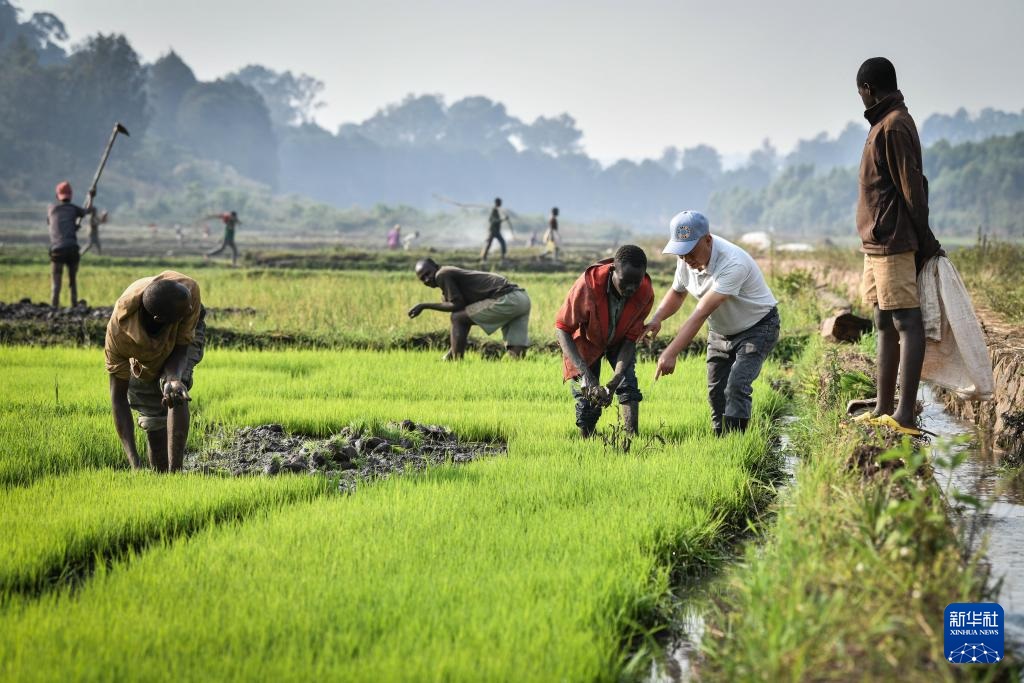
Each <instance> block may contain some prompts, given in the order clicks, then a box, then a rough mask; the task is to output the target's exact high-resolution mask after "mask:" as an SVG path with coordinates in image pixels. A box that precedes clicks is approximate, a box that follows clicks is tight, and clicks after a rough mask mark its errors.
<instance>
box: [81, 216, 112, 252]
mask: <svg viewBox="0 0 1024 683" xmlns="http://www.w3.org/2000/svg"><path fill="white" fill-rule="evenodd" d="M108 218H109V214H108V213H107V212H106V211H104V212H103V213H99V212H96V211H93V212H91V213H90V214H89V218H88V220H89V244H87V245H85V249H82V254H84V253H85V252H87V251H89V250H90V249H92V248H93V247H96V253H97V254H102V253H103V248H102V247H101V246H100V226H101V225H103V224H104V223H106V222H107V219H108ZM83 220H85V219H83Z"/></svg>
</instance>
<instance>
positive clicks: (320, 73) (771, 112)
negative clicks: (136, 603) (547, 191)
mask: <svg viewBox="0 0 1024 683" xmlns="http://www.w3.org/2000/svg"><path fill="white" fill-rule="evenodd" d="M19 4H20V5H21V6H22V8H23V9H24V10H25V11H26V13H31V12H36V11H49V12H54V13H55V14H57V15H58V16H59V17H60V18H61V19H63V20H64V22H65V23H66V24H67V27H68V31H69V33H70V35H71V39H72V41H79V40H82V39H83V38H85V37H86V36H87V35H89V34H93V33H96V32H98V31H103V32H108V33H109V32H111V31H114V32H119V33H124V34H125V35H127V36H128V37H129V38H130V40H131V41H132V44H133V46H134V47H135V49H136V50H137V51H139V53H140V54H141V56H142V57H143V58H144V60H145V61H148V62H152V61H154V60H156V59H157V58H158V57H159V56H161V55H162V54H164V53H166V52H167V50H169V49H170V48H174V49H175V50H176V51H177V52H178V53H179V54H181V55H182V57H183V58H184V59H185V61H186V62H188V63H189V65H191V66H192V68H193V69H194V70H195V72H196V75H197V76H198V77H199V78H201V79H203V80H212V79H215V78H218V77H221V76H223V75H225V74H227V73H229V72H232V71H235V70H237V69H239V68H241V67H243V66H245V65H246V64H263V65H266V66H268V67H270V68H273V69H277V70H280V71H284V70H292V71H294V72H296V73H301V72H304V73H308V74H310V75H312V76H314V77H316V78H318V79H320V80H322V81H323V82H324V83H325V85H326V88H325V90H324V93H323V99H324V100H325V102H326V106H325V107H324V108H323V109H321V110H320V111H319V112H318V113H317V121H318V122H319V123H320V124H321V125H323V126H324V127H326V128H328V129H329V130H332V131H333V130H336V129H337V126H338V125H339V124H341V123H345V122H358V121H362V120H364V119H366V118H369V117H370V116H372V115H373V113H374V112H375V111H376V110H377V109H378V108H380V107H382V106H384V105H385V104H387V103H390V102H397V101H400V100H401V99H402V98H403V97H404V96H405V95H406V94H408V93H410V92H413V93H440V94H443V95H445V97H446V98H447V100H448V101H454V100H457V99H460V98H462V97H465V96H468V95H484V96H487V97H489V98H491V99H493V100H497V101H500V102H503V103H505V104H506V105H507V106H508V108H509V113H510V114H512V115H514V116H517V117H519V118H521V119H523V120H533V119H534V118H535V117H537V116H540V115H545V116H556V115H558V114H560V113H561V112H569V113H570V114H572V116H574V117H575V118H576V120H577V122H578V124H579V127H580V128H581V130H582V131H584V138H583V147H584V150H585V151H586V152H587V153H588V154H590V155H591V156H593V157H596V158H598V159H600V160H601V161H602V162H604V163H609V162H612V161H614V160H616V159H618V158H622V157H624V158H632V159H639V158H643V157H650V158H655V157H657V156H658V155H659V154H660V153H661V150H662V149H663V148H664V147H666V146H669V145H675V146H677V147H679V148H683V147H689V146H693V145H696V144H698V143H707V144H710V145H712V146H714V147H716V148H718V149H719V150H720V151H722V152H724V153H726V154H736V153H740V152H748V151H749V150H751V149H754V148H756V147H758V146H759V145H760V143H761V140H762V139H764V138H766V137H768V138H770V139H771V140H772V141H773V143H774V144H775V145H776V146H777V147H778V148H779V149H781V150H783V151H788V150H789V149H790V148H791V147H792V146H793V145H794V144H795V142H796V141H797V140H798V139H799V138H802V137H807V136H808V135H811V134H813V133H815V132H817V131H821V130H827V131H829V132H830V133H832V134H837V133H838V132H839V131H840V130H841V129H842V128H843V127H844V126H845V125H846V123H847V122H848V121H850V120H853V119H857V118H858V117H859V115H860V104H859V100H858V98H857V94H856V91H855V90H854V87H853V80H854V78H853V77H854V74H855V72H856V68H857V66H858V65H859V64H860V62H861V61H862V60H863V59H864V58H865V57H868V56H873V55H877V54H883V55H886V56H889V57H890V58H891V59H892V60H893V61H894V62H895V64H896V67H897V69H898V72H899V74H900V77H901V81H902V83H903V84H904V85H905V90H906V94H907V97H908V99H909V101H910V103H911V107H912V111H913V113H914V114H915V116H917V118H918V120H919V121H921V120H923V119H924V118H925V117H926V116H927V115H929V114H931V113H934V112H952V111H954V110H956V109H957V108H959V107H967V108H968V109H970V110H972V111H976V110H979V109H981V108H983V107H989V106H991V107H995V108H999V109H1008V110H1020V109H1021V108H1024V89H1022V88H1020V87H1019V86H1017V85H1015V84H1017V83H1019V79H1020V74H1021V72H1022V70H1024V43H1022V42H1021V41H1020V40H1019V31H1020V28H1021V26H1024V3H1022V2H1020V0H982V1H980V2H971V3H964V2H960V1H959V0H928V1H923V0H911V1H909V2H898V3H895V2H888V1H885V2H883V1H878V0H866V1H863V2H857V3H835V2H820V1H815V0H779V1H777V2H771V3H765V2H737V1H729V2H718V3H706V2H670V1H668V0H663V1H661V0H641V1H639V2H634V3H630V4H629V5H623V4H622V3H617V2H603V1H602V2H593V1H591V0H567V1H565V2H558V3H550V2H542V1H540V0H526V1H518V2H508V3H500V4H499V3H480V2H476V1H475V0H446V2H441V3H423V2H414V1H413V0H401V1H399V0H372V1H371V0H361V1H359V2H341V3H326V2H321V1H315V0H290V1H289V2H279V1H273V2H266V3H252V2H248V1H243V0H214V1H208V0H180V1H178V2H173V3H170V2H163V3H154V2H145V3H139V2H132V1H131V0H102V1H97V2H88V3H84V2H80V1H79V0H26V1H25V2H21V3H19Z"/></svg>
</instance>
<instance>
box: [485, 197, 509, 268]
mask: <svg viewBox="0 0 1024 683" xmlns="http://www.w3.org/2000/svg"><path fill="white" fill-rule="evenodd" d="M502 223H508V228H509V230H512V219H511V218H510V217H509V215H508V213H505V212H503V211H502V210H501V197H495V199H494V206H493V207H492V208H491V214H490V216H488V218H487V225H488V227H487V241H486V242H484V250H483V251H482V252H480V262H481V263H486V262H487V253H488V252H489V251H490V250H491V243H492V242H493V241H494V240H498V245H499V246H500V247H501V260H502V261H504V260H505V255H506V254H507V253H508V246H507V245H506V244H505V238H504V237H502V236H501V224H502ZM512 237H513V239H514V238H515V231H512Z"/></svg>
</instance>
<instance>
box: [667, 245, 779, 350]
mask: <svg viewBox="0 0 1024 683" xmlns="http://www.w3.org/2000/svg"><path fill="white" fill-rule="evenodd" d="M672 289H674V290H675V291H677V292H679V293H680V294H682V293H683V292H689V293H690V294H691V295H692V296H694V297H696V298H697V299H700V298H701V297H702V296H704V295H705V294H707V293H708V292H709V291H715V292H718V293H719V294H725V295H727V296H728V297H729V298H728V299H726V300H725V301H723V302H722V304H721V305H720V306H719V307H718V308H716V309H715V311H714V313H712V314H711V316H710V317H709V318H708V326H709V327H710V328H711V330H712V331H713V332H717V333H718V334H721V335H724V336H726V337H728V336H731V335H734V334H736V333H738V332H743V331H744V330H749V329H750V328H751V327H753V326H754V325H756V324H757V323H758V322H759V321H760V320H761V318H763V317H765V316H766V315H768V313H769V311H771V310H772V309H773V308H774V307H775V306H776V304H778V301H776V299H775V296H774V295H773V294H772V290H770V289H768V283H767V282H765V281H764V275H763V274H762V273H761V269H760V268H759V267H758V265H757V263H756V262H755V261H754V259H753V258H752V257H751V256H750V254H748V253H747V252H746V251H744V250H743V249H742V248H740V247H738V246H736V245H735V244H733V243H732V242H730V241H729V240H727V239H725V238H724V237H719V236H718V235H712V236H711V260H710V261H709V262H708V265H707V268H705V269H704V270H702V271H698V270H694V269H692V268H690V267H689V266H688V265H686V262H685V261H684V260H683V259H679V263H678V264H676V277H675V280H674V281H673V283H672Z"/></svg>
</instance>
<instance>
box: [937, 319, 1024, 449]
mask: <svg viewBox="0 0 1024 683" xmlns="http://www.w3.org/2000/svg"><path fill="white" fill-rule="evenodd" d="M974 308H975V311H976V312H977V315H978V320H979V321H981V326H982V329H984V331H985V340H986V342H987V343H988V352H989V356H990V357H991V358H992V375H993V378H994V379H995V396H994V397H993V399H992V400H991V401H984V402H982V401H967V400H964V399H962V398H960V397H959V396H957V395H956V394H955V393H953V392H951V391H946V390H942V389H939V390H937V391H936V395H937V396H938V397H939V398H940V399H941V400H942V402H943V403H944V404H945V406H946V409H947V410H948V411H949V412H950V413H952V414H954V415H956V416H958V417H961V418H963V419H965V420H968V421H970V422H973V423H974V424H975V425H977V426H978V427H979V430H980V431H981V433H982V434H991V435H992V442H991V445H993V446H995V447H996V448H998V449H1001V450H1003V451H1004V456H1003V460H1004V461H1005V462H1007V463H1009V464H1012V465H1024V331H1022V330H1021V329H1020V328H1019V327H1017V326H1014V325H1010V324H1008V323H1006V322H1004V321H1003V320H1002V319H1001V317H1000V316H999V315H998V314H996V313H994V312H993V311H991V310H989V309H988V308H985V307H983V306H978V305H977V304H975V307H974Z"/></svg>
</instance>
